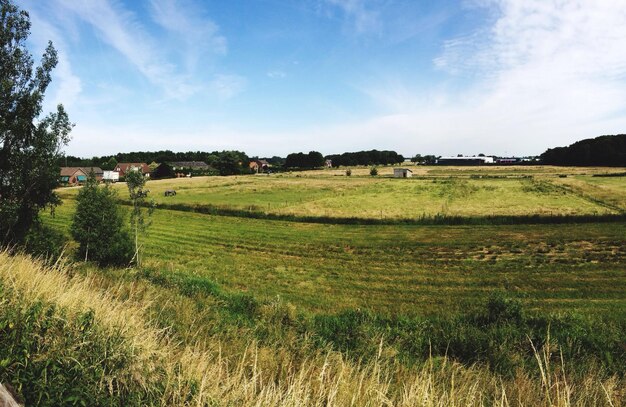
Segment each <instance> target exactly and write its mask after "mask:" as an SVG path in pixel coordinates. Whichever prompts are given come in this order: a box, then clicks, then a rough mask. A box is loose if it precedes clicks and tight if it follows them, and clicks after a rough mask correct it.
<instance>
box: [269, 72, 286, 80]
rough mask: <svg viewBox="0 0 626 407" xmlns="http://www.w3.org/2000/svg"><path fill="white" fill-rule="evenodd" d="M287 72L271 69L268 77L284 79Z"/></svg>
mask: <svg viewBox="0 0 626 407" xmlns="http://www.w3.org/2000/svg"><path fill="white" fill-rule="evenodd" d="M286 76H287V74H286V73H285V72H283V71H269V72H268V73H267V77H268V78H271V79H283V78H284V77H286Z"/></svg>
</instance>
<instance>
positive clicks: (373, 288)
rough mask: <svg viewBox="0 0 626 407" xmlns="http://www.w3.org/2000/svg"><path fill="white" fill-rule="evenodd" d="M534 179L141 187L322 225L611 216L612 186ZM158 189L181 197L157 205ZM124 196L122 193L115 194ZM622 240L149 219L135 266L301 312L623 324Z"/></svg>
mask: <svg viewBox="0 0 626 407" xmlns="http://www.w3.org/2000/svg"><path fill="white" fill-rule="evenodd" d="M436 170H438V169H436ZM475 170H476V169H467V170H466V171H475ZM448 171H449V170H448ZM455 171H456V170H455ZM459 171H462V170H459ZM507 171H511V170H507ZM561 171H563V169H561ZM580 172H581V170H580V169H575V171H574V173H575V174H580ZM542 174H543V175H542V177H541V178H538V177H533V178H520V177H515V178H513V177H509V178H492V177H491V178H490V177H486V178H469V177H449V176H448V175H446V176H445V177H443V178H442V179H439V178H434V179H409V180H401V179H389V178H383V177H380V178H373V177H369V176H363V177H359V176H353V177H350V178H348V177H335V176H332V175H331V176H322V175H318V176H315V177H297V176H295V175H292V176H288V175H285V176H282V177H279V176H273V177H261V176H241V177H206V178H196V179H175V180H164V181H150V182H149V183H148V187H149V188H150V189H151V191H152V192H151V194H152V195H153V196H154V197H155V198H156V199H157V202H164V201H167V202H177V203H180V204H182V205H206V204H211V205H223V206H228V207H233V208H245V207H246V206H256V207H257V208H256V209H255V210H267V211H277V212H279V213H282V212H281V211H293V213H297V214H309V215H321V216H333V215H337V214H339V215H342V216H358V217H363V218H368V217H376V216H380V211H384V214H383V216H387V217H394V216H396V217H403V216H406V211H410V212H409V213H410V214H412V216H418V215H420V214H422V213H431V214H437V213H442V211H443V209H446V212H443V213H448V214H455V215H461V216H466V215H468V216H471V215H477V214H478V215H485V214H487V215H488V214H490V213H497V214H506V215H525V214H535V213H542V214H548V215H549V214H553V215H556V214H591V215H593V214H604V213H619V212H620V208H621V206H620V205H622V204H623V202H624V188H623V184H622V183H623V180H624V178H623V177H620V178H618V177H615V178H600V177H592V176H591V174H589V175H572V176H568V177H567V178H559V177H557V176H555V175H554V173H549V172H548V173H546V172H543V173H542ZM550 174H552V176H550ZM492 175H493V174H492ZM620 181H621V182H622V183H620ZM123 187H124V186H123V185H118V186H117V188H120V189H122V188H123ZM165 189H175V190H176V191H177V192H178V194H177V195H176V197H168V198H165V197H163V196H162V193H161V191H164V190H165ZM74 191H75V189H66V190H62V196H63V197H64V204H63V205H62V206H60V207H59V208H57V211H56V216H55V217H54V218H47V222H49V223H50V224H53V225H55V226H56V227H58V228H60V229H65V230H67V227H68V226H69V224H70V221H71V215H72V213H73V199H72V198H73V194H74ZM600 191H601V192H602V193H600ZM124 193H125V191H123V190H120V196H121V197H123V194H124ZM446 205H447V206H446ZM444 207H445V208H444ZM396 208H397V209H396ZM625 231H626V224H625V223H624V222H612V223H593V222H592V223H586V224H575V223H572V224H559V225H538V224H528V225H478V226H443V225H441V226H424V225H339V224H312V223H305V222H285V221H276V220H263V219H252V218H247V217H245V216H238V217H231V216H211V215H205V214H200V213H193V212H188V211H175V210H166V209H157V210H156V211H155V213H154V215H153V225H152V227H151V229H150V230H149V231H148V233H147V235H146V236H145V238H144V245H145V256H144V258H145V259H146V264H145V266H146V267H147V268H148V269H152V270H159V271H161V272H165V273H171V274H173V275H177V276H182V278H185V276H188V277H189V278H193V279H198V278H199V279H203V280H206V281H210V282H212V283H216V284H218V285H219V286H220V287H221V288H223V289H224V290H226V291H228V292H233V293H236V292H245V293H249V294H251V295H252V296H254V297H255V298H259V299H263V300H267V299H272V298H275V297H277V296H279V297H280V298H281V299H284V300H286V301H288V302H290V303H292V304H294V305H296V306H297V307H298V308H299V309H300V310H302V311H304V312H310V313H333V312H337V311H340V310H343V309H354V308H362V309H369V310H372V311H374V312H378V313H382V314H387V315H394V314H409V315H437V314H439V315H440V314H447V313H453V312H456V311H460V310H466V309H469V308H472V307H473V306H475V305H476V304H478V303H480V302H481V301H482V300H483V299H484V298H485V296H487V295H488V293H489V292H492V291H494V290H500V291H504V292H506V293H507V295H509V296H511V297H515V298H519V299H520V300H522V302H523V303H525V304H526V305H527V307H528V308H529V309H531V310H536V311H546V312H564V311H579V312H581V313H583V314H589V315H591V314H594V315H604V316H606V315H610V316H611V317H616V318H623V317H624V316H625V315H626V296H625V295H624V288H623V287H625V286H626V245H625V244H624V241H625V239H626V232H625Z"/></svg>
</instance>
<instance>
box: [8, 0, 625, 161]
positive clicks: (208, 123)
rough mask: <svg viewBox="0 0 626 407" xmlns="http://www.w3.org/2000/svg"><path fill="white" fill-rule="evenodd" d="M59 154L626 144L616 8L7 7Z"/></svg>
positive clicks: (510, 4)
mask: <svg viewBox="0 0 626 407" xmlns="http://www.w3.org/2000/svg"><path fill="white" fill-rule="evenodd" d="M16 1H17V4H18V5H19V6H20V7H22V8H24V9H26V10H28V11H29V12H30V15H31V22H32V35H31V37H30V44H29V46H30V47H31V49H32V51H33V53H34V54H35V56H36V57H38V55H40V54H41V53H42V50H43V48H44V46H45V44H46V42H47V40H52V41H53V42H54V44H55V47H56V48H57V49H58V51H59V56H60V63H59V65H58V67H57V69H56V70H55V73H54V79H53V84H52V86H51V88H50V89H49V92H48V95H47V99H46V105H47V106H46V107H47V110H51V109H52V108H53V107H54V106H55V105H56V104H57V103H63V104H64V105H65V106H66V108H67V110H68V112H69V114H70V118H71V120H72V121H73V122H75V123H76V127H75V129H74V131H73V134H72V135H73V140H72V141H71V143H70V144H69V145H68V146H67V148H66V151H67V153H68V154H72V155H80V156H93V155H104V154H110V153H116V152H120V151H137V150H144V151H146V150H160V149H171V150H174V151H188V150H203V151H213V150H222V149H238V150H244V151H246V152H247V153H248V154H249V155H260V156H266V155H283V156H284V155H286V154H288V153H290V152H296V151H309V150H318V151H321V152H322V153H323V154H331V153H340V152H344V151H357V150H363V149H371V148H377V149H393V150H396V151H398V152H400V153H402V154H405V155H407V156H408V155H413V154H415V153H421V154H438V155H451V154H454V155H456V154H478V153H486V154H499V155H507V154H509V155H510V154H518V155H526V154H538V153H541V152H543V151H544V150H545V149H546V148H547V147H552V146H556V145H564V144H570V143H572V142H574V141H576V140H578V139H581V138H588V137H595V136H598V135H602V134H616V133H623V132H626V7H625V4H624V1H623V0H598V1H587V0H580V1H575V0H571V1H563V0H467V1H446V0H442V1H434V0H432V1H418V0H228V1H226V0H88V1H87V0H85V1H77V0H46V1H40V0H16Z"/></svg>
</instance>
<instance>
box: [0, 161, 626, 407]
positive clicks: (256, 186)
mask: <svg viewBox="0 0 626 407" xmlns="http://www.w3.org/2000/svg"><path fill="white" fill-rule="evenodd" d="M384 170H388V169H384ZM431 170H432V173H430V174H428V172H430V171H431ZM492 170H493V171H492V172H486V173H485V172H484V171H485V170H484V169H477V168H471V169H469V168H468V169H445V168H433V169H424V170H422V169H420V171H424V174H423V176H422V177H421V178H419V179H411V180H395V179H390V178H384V177H377V178H373V177H369V176H368V175H358V173H359V172H364V174H366V172H365V171H367V169H365V168H363V169H357V170H355V172H357V175H353V176H352V177H350V178H348V177H345V176H344V177H341V176H335V175H332V173H330V172H327V171H319V172H318V174H315V173H312V174H304V173H302V174H291V175H290V174H283V175H282V176H280V177H278V176H272V177H264V176H263V177H262V176H247V177H223V178H222V177H214V178H196V179H191V180H189V179H180V180H166V181H150V182H149V184H148V188H149V189H151V191H152V192H151V195H152V196H154V197H155V198H157V199H158V200H161V202H162V203H163V202H171V201H166V200H165V198H163V197H162V196H160V195H161V192H162V191H163V190H165V189H171V188H173V189H176V190H177V191H178V195H177V197H176V198H175V199H179V200H180V201H179V202H178V204H177V206H176V205H173V206H170V208H177V210H173V209H166V208H165V205H162V206H161V207H157V209H156V210H155V211H154V213H153V215H152V218H151V221H152V225H151V226H150V228H149V229H148V231H147V233H146V234H144V235H143V236H142V239H141V241H142V244H143V249H142V250H143V259H144V260H143V265H142V267H135V268H127V269H113V268H105V269H102V268H98V267H96V266H95V265H94V264H89V263H83V262H82V261H80V259H75V262H74V263H71V264H70V266H69V268H68V269H65V268H63V267H61V268H58V269H55V270H44V269H43V268H42V265H36V267H34V271H33V267H32V266H31V265H29V262H30V261H31V260H29V259H19V258H18V259H17V260H16V261H18V262H21V263H20V265H18V266H14V265H12V263H10V262H7V265H4V268H3V267H2V266H3V263H2V262H0V291H2V290H5V291H6V292H8V293H9V295H10V298H13V299H14V300H12V301H13V302H14V303H15V304H17V305H15V306H13V305H12V306H11V307H7V306H4V307H3V305H6V304H8V303H6V302H4V303H0V329H4V330H5V331H7V328H6V327H7V326H9V327H10V326H20V327H21V326H24V327H25V328H24V329H22V328H20V329H19V330H14V331H7V332H9V333H10V335H13V336H15V338H13V336H10V337H7V338H8V339H7V341H8V342H7V343H9V344H15V343H17V344H18V346H19V349H26V350H27V351H26V352H22V351H19V350H18V351H15V350H13V351H10V352H8V353H7V355H8V358H9V359H10V360H9V359H6V358H7V356H4V355H3V354H2V353H1V352H0V360H2V358H5V359H6V360H9V365H8V367H7V368H4V369H3V368H2V366H0V379H1V378H3V377H6V378H14V377H19V378H20V380H21V381H20V382H19V383H21V389H22V391H23V393H24V394H25V395H28V396H29V397H31V398H30V399H29V400H35V402H33V403H36V400H39V398H40V397H42V395H43V397H49V398H50V400H57V399H61V400H63V398H62V397H66V396H65V395H64V394H63V392H64V389H65V387H64V386H63V385H59V386H56V387H54V388H53V391H50V390H49V389H47V388H43V387H41V386H40V385H41V383H45V382H46V380H47V377H48V376H47V375H48V370H46V369H49V368H45V369H44V368H41V366H42V364H43V363H48V364H47V365H46V366H52V367H53V368H55V369H56V367H55V366H56V364H57V362H56V361H61V362H62V363H65V365H64V366H70V368H69V369H68V368H65V369H57V370H55V372H57V373H55V374H56V376H54V377H55V382H58V383H62V382H63V380H72V381H73V382H74V383H76V384H77V386H78V388H79V389H80V392H82V393H84V394H89V395H95V396H93V397H97V398H98V399H99V400H100V399H101V400H105V401H106V402H104V401H103V402H101V404H115V402H110V401H109V400H121V402H119V403H117V404H121V405H144V404H154V405H276V406H282V405H338V406H339V405H341V406H343V405H358V406H360V405H363V406H365V405H405V406H413V405H458V406H466V405H481V406H482V405H502V406H508V405H545V406H548V405H550V406H553V405H556V406H572V405H585V406H586V405H589V406H592V405H593V406H596V405H606V406H615V405H623V403H624V401H625V400H626V393H624V389H625V388H626V387H625V386H624V380H625V377H624V372H625V371H626V370H625V369H626V362H625V361H626V342H624V337H625V333H626V289H625V287H626V244H625V243H626V221H625V220H624V218H623V217H621V215H622V214H623V211H624V200H625V196H624V195H625V192H626V191H625V188H624V185H623V183H622V182H621V181H622V180H624V179H625V178H624V177H594V176H593V175H597V174H601V173H602V172H603V171H605V170H601V169H580V168H576V169H562V168H561V169H558V172H557V169H554V168H548V169H545V168H530V169H528V171H531V172H532V171H534V173H533V174H530V173H529V172H520V173H514V172H515V171H520V170H519V169H517V168H500V169H498V168H493V169H492ZM455 171H456V173H454V174H453V172H455ZM477 171H482V173H478V172H477ZM566 171H567V172H566ZM435 172H437V173H436V174H435ZM564 172H566V173H564ZM530 175H532V177H531V176H530ZM115 188H117V189H118V191H119V193H120V198H121V199H123V198H124V195H125V194H126V191H125V190H124V189H125V186H124V185H123V184H119V185H116V186H115ZM77 190H78V189H77V188H68V189H63V190H61V191H60V194H61V196H62V198H63V204H62V205H60V206H59V207H57V208H56V213H55V216H54V217H52V216H50V214H45V215H44V216H43V218H44V222H45V223H46V224H48V225H50V226H52V227H53V228H55V229H57V230H60V231H63V232H64V233H66V234H68V237H69V233H68V230H69V226H70V224H71V220H72V216H73V213H74V209H75V197H76V192H77ZM368 191H369V192H368ZM496 191H497V192H498V193H497V194H494V192H496ZM255 199H256V201H255ZM359 199H361V201H362V202H359ZM285 200H287V203H285V204H284V206H280V205H281V202H284V201H285ZM378 201H381V202H388V203H390V205H391V204H393V205H396V206H397V207H399V208H403V207H407V205H406V202H413V203H415V202H421V204H422V205H424V206H426V205H428V204H429V203H430V204H431V210H432V211H433V212H434V213H435V214H437V215H446V216H447V215H448V214H450V213H454V214H456V215H457V216H465V217H467V219H469V218H470V217H477V218H476V219H477V220H478V222H475V223H474V224H471V225H470V224H461V225H457V224H453V223H449V224H428V223H421V224H420V223H403V222H398V221H395V222H394V221H393V220H394V219H395V220H401V219H403V218H401V217H400V216H404V214H403V215H400V213H399V212H398V213H390V214H387V215H385V216H389V217H390V218H389V219H390V221H389V222H387V223H384V222H381V223H378V224H371V223H372V222H370V224H368V222H367V220H368V219H369V220H371V219H373V218H372V217H373V216H377V215H376V213H374V212H367V209H368V208H369V207H370V206H371V205H373V203H375V202H378ZM251 202H256V203H253V204H251ZM433 202H435V203H433ZM442 202H444V203H446V205H447V211H448V212H444V213H442V209H441V208H438V206H439V205H443V203H442ZM195 205H198V206H202V205H220V206H223V207H225V208H230V209H237V208H239V209H241V208H244V207H245V205H251V206H253V205H256V207H251V208H249V209H248V210H240V211H233V212H225V213H227V214H228V216H224V215H220V216H218V215H211V214H206V213H199V212H197V211H194V206H195ZM242 205H244V206H242ZM266 205H267V208H265V206H266ZM333 205H335V206H333ZM408 207H409V208H412V207H411V205H408ZM288 208H291V210H294V211H298V212H297V213H300V214H301V213H310V214H311V216H320V217H327V218H328V219H326V220H325V221H324V222H317V223H316V222H305V221H304V220H305V219H304V218H298V217H293V218H292V219H291V220H290V221H287V220H285V219H282V220H281V219H278V217H274V218H273V219H262V218H260V217H259V216H256V217H255V213H257V214H258V212H260V211H267V213H274V214H277V213H280V212H279V211H281V210H286V209H288ZM354 208H361V209H360V210H361V212H359V215H358V218H357V219H356V220H355V222H353V223H351V224H348V223H340V222H338V219H337V221H333V220H332V218H330V217H331V216H333V214H335V216H336V214H337V213H340V214H341V213H342V211H344V213H348V212H347V211H350V210H352V211H354ZM422 210H423V209H422ZM494 210H499V211H501V213H502V214H503V215H506V216H509V217H508V218H501V219H499V220H498V221H497V222H487V221H485V222H482V221H481V219H480V217H481V216H482V217H484V216H489V214H490V212H493V211H494ZM305 211H309V212H305ZM541 211H545V212H541ZM414 213H417V212H414ZM537 213H541V214H543V216H544V217H543V218H541V222H542V223H539V222H537V221H536V219H534V218H532V216H530V217H528V215H534V214H537ZM567 214H570V215H571V214H573V215H577V216H578V215H581V216H582V217H563V216H561V215H567ZM606 214H618V215H620V216H615V217H607V216H604V215H606ZM342 216H352V215H345V214H344V215H342ZM393 216H396V218H394V217H393ZM525 216H526V218H525ZM594 216H597V217H598V218H597V219H595V218H594ZM518 218H519V219H522V220H523V222H518V220H519V219H518ZM476 219H475V220H476ZM551 219H556V220H558V223H551ZM545 221H547V222H545ZM577 222H581V223H577ZM582 222H584V223H582ZM73 245H75V243H71V242H70V243H69V246H68V248H67V250H66V254H67V255H68V257H69V258H70V259H71V258H72V252H73ZM2 255H3V254H2V253H0V259H2V257H1V256H2ZM4 255H5V256H6V254H4ZM22 263H23V264H22ZM38 270H39V271H38ZM40 274H41V275H40ZM48 276H50V278H48ZM57 280H58V281H57ZM50 281H53V282H54V281H56V283H55V284H52V283H50ZM57 283H58V284H57ZM3 284H4V285H3ZM19 293H29V295H25V296H21V295H19ZM35 294H36V295H35ZM31 297H32V298H31ZM17 299H19V301H18V300H17ZM41 300H43V303H42V302H41ZM103 300H104V301H103ZM41 304H43V305H44V306H45V307H47V308H41V306H42V305H41ZM14 309H20V310H23V312H22V311H20V312H22V313H21V314H20V313H16V312H15V311H14ZM112 310H113V311H112ZM118 311H119V312H118ZM22 314H24V315H25V316H23V315H22ZM31 314H32V315H35V316H36V317H35V318H32V317H30V315H31ZM44 314H45V315H44ZM86 318H87V322H88V323H89V324H92V322H91V321H92V319H91V318H93V321H95V323H93V324H92V325H89V330H86V328H85V319H86ZM126 320H128V322H129V323H126ZM22 321H24V322H22ZM35 321H36V322H35ZM49 321H57V322H55V323H56V325H54V329H56V330H53V331H50V328H49V326H50V322H49ZM59 321H60V322H59ZM1 327H5V328H1ZM9 329H11V328H9ZM62 329H68V330H69V332H70V334H68V335H61V334H59V333H58V332H60V330H62ZM42 332H52V338H57V337H62V338H63V340H64V341H65V342H62V343H68V344H70V345H67V346H62V347H57V348H55V347H52V348H46V347H45V346H44V347H42V346H40V343H42V341H43V343H46V340H44V339H45V338H48V336H46V335H47V334H42ZM1 338H2V336H0V339H1ZM144 338H148V340H146V339H144ZM54 343H56V342H54ZM59 343H61V342H59ZM71 343H80V345H76V346H72V345H71ZM11 346H15V345H11ZM92 348H93V349H98V350H97V351H95V352H92V351H91V349H92ZM15 349H18V348H15ZM15 354H18V355H27V356H19V358H14V355H15ZM93 354H98V355H100V354H106V355H107V356H106V357H105V358H104V359H103V360H104V361H105V362H106V363H108V364H104V365H103V366H110V365H111V364H112V365H113V366H115V368H112V369H109V368H108V367H107V368H105V369H104V370H103V369H99V368H98V366H100V365H101V364H102V363H100V364H94V363H92V362H91V360H92V359H93V358H92V355H93ZM20 358H21V359H20ZM14 359H15V361H13V360H14ZM49 360H52V361H54V362H53V363H52V362H49ZM64 360H67V361H68V362H63V361H64ZM61 362H59V363H61ZM2 363H5V362H2ZM42 372H43V373H42ZM44 373H45V374H44ZM3 375H4V376H3ZM30 383H35V384H36V385H37V386H36V387H33V388H30V387H32V386H30ZM103 383H115V385H114V386H110V385H109V386H106V385H103ZM118 383H119V384H118ZM425 383H426V384H427V385H426V387H424V386H422V385H423V384H425ZM29 386H30V387H29ZM55 392H56V393H59V394H55ZM90 397H92V396H90ZM83 399H88V398H86V397H85V398H83ZM147 401H149V403H148V402H147ZM44 404H45V403H44ZM49 404H50V405H56V404H55V403H54V402H51V403H49ZM57 404H58V403H57ZM95 404H98V403H95Z"/></svg>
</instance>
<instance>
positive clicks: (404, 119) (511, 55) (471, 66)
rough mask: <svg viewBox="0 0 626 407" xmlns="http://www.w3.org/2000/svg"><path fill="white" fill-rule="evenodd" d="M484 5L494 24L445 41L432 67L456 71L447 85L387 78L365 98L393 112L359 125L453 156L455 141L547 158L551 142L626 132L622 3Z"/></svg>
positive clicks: (503, 0) (507, 1)
mask: <svg viewBox="0 0 626 407" xmlns="http://www.w3.org/2000/svg"><path fill="white" fill-rule="evenodd" d="M479 5H480V7H483V8H485V11H487V14H488V15H489V19H488V20H489V21H490V24H489V25H488V26H482V27H478V28H477V29H476V30H475V31H472V32H468V33H464V34H463V35H461V36H458V37H456V38H452V39H449V40H447V41H445V42H444V43H443V49H442V52H441V54H440V55H438V56H437V57H436V58H434V59H433V65H434V67H435V68H436V69H439V70H441V71H443V72H445V73H447V74H448V75H449V82H450V84H449V88H447V87H446V85H439V86H438V87H434V86H433V87H430V88H428V87H425V88H424V87H423V88H421V89H420V88H419V87H417V86H416V85H412V84H411V83H407V84H401V83H400V84H397V83H396V84H393V86H389V81H383V82H382V85H378V86H370V87H367V86H366V87H364V89H363V92H364V93H366V94H367V95H368V96H370V97H371V98H372V100H374V101H375V102H377V103H378V104H380V105H381V106H384V107H385V109H386V110H387V112H388V114H387V115H384V116H379V117H376V118H373V119H372V120H369V121H367V122H366V123H365V124H366V127H367V128H366V129H364V128H362V125H361V124H359V125H358V126H352V128H358V129H359V131H360V132H361V133H362V134H368V133H370V132H373V134H374V133H376V132H377V131H380V132H383V131H384V128H383V127H381V125H382V124H383V123H384V124H386V125H388V126H389V128H390V129H394V131H396V132H397V134H399V135H404V137H409V138H411V139H413V140H414V144H415V146H416V147H418V146H425V145H428V144H431V143H430V142H428V141H426V140H425V139H424V138H428V139H430V140H432V139H435V140H437V141H441V147H442V148H450V150H446V151H445V153H454V152H455V151H454V150H453V148H454V147H453V144H454V142H455V141H456V143H457V145H465V146H468V147H470V146H474V147H475V148H478V149H480V150H486V149H492V151H496V150H497V152H500V153H503V152H504V151H509V152H511V151H516V152H519V153H540V152H543V150H544V149H545V148H546V147H548V146H554V145H562V144H567V143H570V142H573V141H575V140H577V139H580V138H586V137H594V136H597V135H601V134H610V133H614V132H623V131H624V128H625V127H626V115H624V111H625V110H626V109H625V108H626V42H625V41H624V40H623V39H624V38H626V8H624V7H623V2H621V1H611V0H606V1H598V2H588V1H583V0H580V1H557V0H554V1H550V0H498V1H495V0H492V1H481V2H480V3H479ZM372 82H376V81H372ZM454 84H456V85H454ZM459 84H461V85H459ZM459 88H460V90H459ZM411 95H417V96H411ZM346 131H350V132H351V133H352V132H354V133H355V134H356V131H351V130H349V129H348V130H346ZM446 143H448V144H449V145H450V147H445V146H446ZM405 144H406V143H405ZM481 145H482V146H483V147H482V148H481V147H480V146H481ZM474 152H477V151H474Z"/></svg>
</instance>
